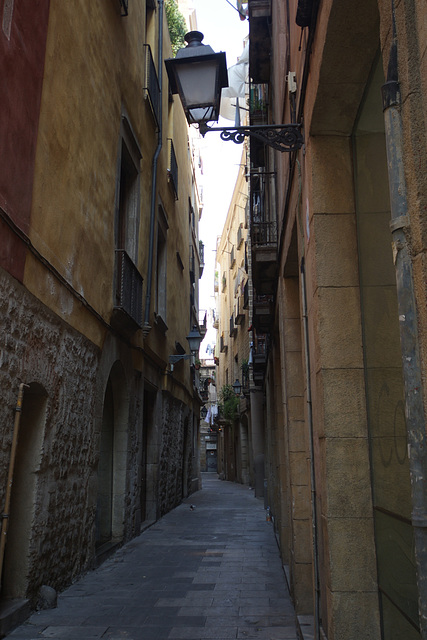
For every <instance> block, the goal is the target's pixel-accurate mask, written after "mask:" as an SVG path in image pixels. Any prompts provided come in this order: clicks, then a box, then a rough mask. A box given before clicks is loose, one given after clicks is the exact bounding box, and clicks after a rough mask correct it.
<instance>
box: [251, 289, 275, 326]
mask: <svg viewBox="0 0 427 640" xmlns="http://www.w3.org/2000/svg"><path fill="white" fill-rule="evenodd" d="M273 321H274V303H273V296H271V295H255V296H254V301H253V325H254V327H255V328H256V329H257V331H259V332H262V333H269V332H270V330H271V327H272V325H273Z"/></svg>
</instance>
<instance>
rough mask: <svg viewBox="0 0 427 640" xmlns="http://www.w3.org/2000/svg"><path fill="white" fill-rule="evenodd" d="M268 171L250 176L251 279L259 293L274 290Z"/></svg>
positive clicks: (274, 235)
mask: <svg viewBox="0 0 427 640" xmlns="http://www.w3.org/2000/svg"><path fill="white" fill-rule="evenodd" d="M271 177H272V176H271V174H267V173H265V172H263V171H262V170H258V171H257V173H254V175H252V176H251V240H252V279H253V284H254V287H255V289H256V290H257V292H258V293H259V294H271V293H273V291H274V285H275V280H276V276H277V223H276V221H275V220H272V217H273V215H272V211H271V207H270V205H269V193H270V184H269V183H270V179H271Z"/></svg>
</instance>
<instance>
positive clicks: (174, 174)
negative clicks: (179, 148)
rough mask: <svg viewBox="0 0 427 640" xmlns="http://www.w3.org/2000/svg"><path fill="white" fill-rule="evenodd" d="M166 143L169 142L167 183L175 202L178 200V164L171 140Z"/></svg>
mask: <svg viewBox="0 0 427 640" xmlns="http://www.w3.org/2000/svg"><path fill="white" fill-rule="evenodd" d="M168 141H169V168H168V176H169V181H170V184H171V186H172V189H173V192H174V195H175V200H178V162H177V160H176V155H175V148H174V146H173V142H172V140H171V138H168Z"/></svg>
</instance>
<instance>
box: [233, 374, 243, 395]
mask: <svg viewBox="0 0 427 640" xmlns="http://www.w3.org/2000/svg"><path fill="white" fill-rule="evenodd" d="M231 386H232V387H233V389H234V393H235V395H236V396H240V392H241V391H242V385H241V384H240V382H239V378H236V380H235V382H234V383H233V384H232V385H231Z"/></svg>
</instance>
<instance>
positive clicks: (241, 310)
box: [234, 285, 246, 324]
mask: <svg viewBox="0 0 427 640" xmlns="http://www.w3.org/2000/svg"><path fill="white" fill-rule="evenodd" d="M245 286H246V285H245ZM244 319H245V307H244V297H243V296H242V295H240V296H238V298H237V300H236V307H235V318H234V322H235V323H236V324H242V322H243V320H244Z"/></svg>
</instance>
